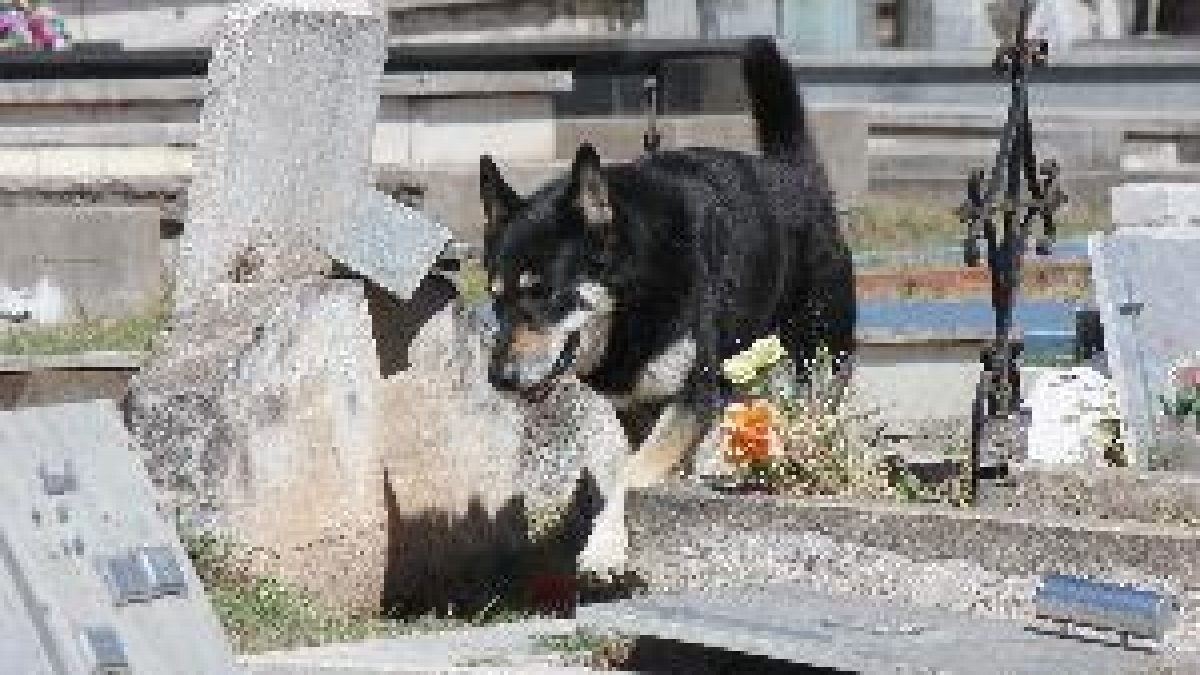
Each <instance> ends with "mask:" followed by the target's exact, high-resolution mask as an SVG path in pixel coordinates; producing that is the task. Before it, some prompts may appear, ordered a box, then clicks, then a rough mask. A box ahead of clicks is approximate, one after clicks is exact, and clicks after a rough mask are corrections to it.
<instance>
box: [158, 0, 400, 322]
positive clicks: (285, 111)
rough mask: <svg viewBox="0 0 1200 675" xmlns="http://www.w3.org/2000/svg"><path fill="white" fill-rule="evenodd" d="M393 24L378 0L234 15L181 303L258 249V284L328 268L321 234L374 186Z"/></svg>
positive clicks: (212, 97)
mask: <svg viewBox="0 0 1200 675" xmlns="http://www.w3.org/2000/svg"><path fill="white" fill-rule="evenodd" d="M385 58H386V26H385V23H384V20H383V17H382V16H381V15H379V14H376V13H374V12H373V11H372V4H371V3H370V2H368V0H253V1H251V2H247V3H242V4H238V5H234V6H233V7H232V8H231V9H230V11H229V13H228V14H227V15H226V18H225V21H224V23H223V25H222V28H221V33H220V37H219V39H218V40H217V43H216V45H215V46H214V48H213V53H212V58H211V60H210V61H209V71H208V88H207V93H206V95H205V102H204V109H203V112H202V114H201V116H200V131H199V136H198V139H197V149H196V153H195V160H194V165H193V174H194V178H193V180H192V183H191V186H190V187H189V193H188V203H189V213H188V219H187V225H186V227H185V231H184V234H183V237H182V241H181V246H180V256H179V268H178V279H177V289H176V303H177V306H180V307H182V306H184V305H186V304H189V303H191V302H193V301H195V300H196V299H198V296H199V295H202V293H203V289H205V288H207V287H209V286H210V285H211V284H212V283H214V282H217V281H220V280H228V279H222V277H227V276H228V275H229V273H230V269H231V268H232V267H233V266H234V261H235V259H236V258H237V257H238V255H239V254H241V253H243V252H244V251H245V250H246V249H247V248H249V247H250V246H255V247H256V251H255V253H256V254H257V255H258V256H259V258H260V260H259V262H258V263H256V265H257V266H258V269H257V270H255V272H254V277H253V280H254V281H286V280H290V279H297V278H301V277H304V276H308V275H313V274H317V273H321V272H324V271H326V268H327V265H328V258H327V256H325V255H323V254H320V253H319V252H318V251H317V250H316V246H315V244H314V240H313V236H312V235H313V234H317V233H320V232H321V231H322V230H325V229H330V228H339V227H343V226H345V225H346V224H347V223H349V222H350V221H351V220H352V219H353V217H354V211H355V205H356V201H357V200H358V199H359V198H360V195H361V194H362V191H363V188H364V186H365V185H367V184H368V168H369V166H370V148H371V145H370V144H371V140H372V134H373V129H374V122H375V118H376V114H377V112H378V108H379V90H378V82H379V79H380V76H381V74H382V72H383V62H384V60H385Z"/></svg>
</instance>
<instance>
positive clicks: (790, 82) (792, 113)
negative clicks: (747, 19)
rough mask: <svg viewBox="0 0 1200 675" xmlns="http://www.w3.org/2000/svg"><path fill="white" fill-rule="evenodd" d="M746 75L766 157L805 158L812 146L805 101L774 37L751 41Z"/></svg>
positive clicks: (744, 73)
mask: <svg viewBox="0 0 1200 675" xmlns="http://www.w3.org/2000/svg"><path fill="white" fill-rule="evenodd" d="M742 75H743V77H744V78H745V81H746V91H747V93H748V94H749V98H750V109H751V113H752V114H753V116H754V124H755V126H756V127H757V129H758V145H759V148H760V149H761V150H762V152H763V154H765V155H767V156H768V157H776V158H779V159H790V158H801V157H805V156H806V155H807V154H808V152H809V145H810V144H809V139H808V130H807V126H806V124H805V119H804V102H803V101H802V100H801V99H800V94H799V92H798V91H797V90H796V80H795V75H794V74H793V73H792V69H791V67H790V66H789V65H788V62H787V60H786V59H784V58H783V56H782V55H780V53H779V49H778V48H777V47H776V46H775V40H774V39H773V38H769V37H755V38H751V39H750V40H749V41H748V42H747V45H746V51H745V54H744V56H743V58H742Z"/></svg>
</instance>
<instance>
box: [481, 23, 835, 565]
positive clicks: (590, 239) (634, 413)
mask: <svg viewBox="0 0 1200 675" xmlns="http://www.w3.org/2000/svg"><path fill="white" fill-rule="evenodd" d="M743 74H744V77H745V81H746V85H747V91H748V94H749V98H750V101H751V106H752V109H753V115H754V120H755V123H756V126H757V132H758V139H759V143H760V146H761V150H762V152H761V155H750V154H745V153H739V152H733V151H728V150H720V149H711V148H689V149H683V150H673V151H662V152H654V153H650V154H647V155H645V156H643V157H642V158H641V159H639V160H637V161H635V162H632V163H629V164H620V165H608V166H602V165H601V162H600V158H599V157H598V155H597V153H596V151H595V149H594V148H592V146H590V145H584V146H582V147H581V148H579V151H578V153H577V155H576V157H575V161H574V163H573V166H572V167H571V170H570V171H569V173H568V174H567V175H565V176H563V177H561V178H559V179H557V180H555V181H552V182H551V183H549V184H547V185H546V186H544V187H543V188H542V189H540V190H539V191H537V192H536V193H535V194H533V195H532V196H529V197H521V196H519V195H518V194H516V193H515V192H514V191H513V190H512V189H511V188H510V187H509V186H508V184H507V183H506V182H505V181H504V179H503V178H502V177H501V175H500V172H499V171H498V170H497V168H496V165H495V163H494V162H493V161H492V160H491V158H490V157H487V156H484V157H483V158H482V159H481V178H480V182H481V186H480V187H481V196H482V199H483V204H484V210H485V212H486V214H487V231H486V235H485V239H486V241H485V263H486V267H487V272H488V275H489V279H490V283H491V293H492V297H493V302H494V307H495V310H496V314H497V318H498V319H499V323H500V336H499V340H498V342H497V346H496V350H495V352H494V354H493V360H492V364H491V370H490V379H491V381H492V384H493V385H494V386H495V387H496V388H498V389H502V390H508V391H515V392H521V393H523V394H525V395H528V396H531V397H534V396H537V395H539V394H540V393H542V392H544V391H545V390H546V388H547V387H549V386H550V385H552V383H553V382H554V381H556V380H557V379H558V378H561V377H563V376H566V375H568V374H570V375H575V376H577V377H579V378H580V379H581V380H582V381H583V382H585V383H586V384H588V385H589V386H590V387H592V388H593V389H594V390H595V391H597V392H599V393H601V394H604V395H606V396H608V397H609V398H611V399H612V400H613V401H614V403H615V404H616V407H617V409H618V410H620V411H622V412H623V413H624V414H623V421H627V424H633V421H634V420H636V419H643V420H644V419H651V420H655V421H654V423H653V424H652V425H646V426H648V427H649V430H648V431H646V430H645V429H643V430H641V431H635V432H633V433H631V435H632V436H634V438H635V440H636V441H639V449H638V451H637V453H636V454H635V455H633V456H632V457H630V459H629V462H628V465H627V467H626V471H625V473H624V478H623V480H624V483H623V486H621V487H622V489H620V490H619V491H618V492H617V493H616V494H617V495H618V496H620V495H623V488H628V487H639V486H646V485H650V484H653V483H656V482H658V481H660V480H662V479H664V478H666V477H667V476H668V475H669V473H670V471H671V470H672V469H673V468H674V467H676V466H677V465H678V464H679V463H680V462H681V460H683V459H685V458H688V457H689V456H690V451H691V450H692V449H693V448H694V447H695V446H696V445H697V444H698V443H699V441H700V440H702V439H703V436H704V435H705V433H706V432H707V430H708V429H709V428H710V426H711V423H712V421H713V418H714V415H715V413H716V412H717V408H718V402H719V401H720V400H721V393H722V381H721V362H722V360H723V359H725V358H727V357H729V356H731V355H733V354H735V353H736V352H738V351H740V350H741V349H743V348H745V347H746V346H748V345H749V344H750V343H751V342H752V341H753V340H755V339H757V338H761V337H765V336H767V335H771V334H776V335H778V336H779V337H780V338H781V339H782V341H783V343H784V346H785V347H786V348H787V349H788V350H789V352H791V353H792V354H793V355H795V356H796V357H798V358H800V359H803V358H808V357H811V356H813V355H814V354H815V351H816V349H817V347H818V345H821V344H824V345H825V346H827V347H828V348H829V349H830V350H831V351H832V352H833V353H834V354H839V355H841V357H840V358H839V360H838V367H839V368H840V369H841V371H842V373H843V374H845V373H847V372H848V367H849V365H848V364H849V355H850V353H851V351H852V349H853V334H854V323H855V302H854V281H853V271H852V266H851V255H850V251H849V248H848V246H847V244H846V242H845V240H844V238H843V236H842V234H841V232H840V230H839V226H838V219H837V215H836V211H835V205H834V200H833V196H832V195H831V193H830V190H829V186H828V181H827V179H826V176H825V172H824V169H823V168H822V166H821V165H820V162H819V160H818V158H817V154H816V152H815V150H814V149H813V147H812V144H811V142H810V140H809V137H808V134H807V131H806V126H805V119H804V108H803V104H802V102H801V100H800V98H799V95H798V94H797V92H796V88H795V84H794V79H793V74H792V72H791V69H790V68H789V67H788V65H787V63H786V62H785V61H784V60H783V59H782V58H781V56H780V55H779V53H778V52H777V50H776V47H775V44H774V42H773V41H771V40H769V39H755V40H753V41H751V43H750V49H749V51H748V53H747V55H746V57H745V60H744V63H743ZM647 411H649V412H650V414H649V415H647V414H646V413H647ZM617 501H623V500H619V499H618V500H617ZM613 506H614V508H616V509H617V510H616V512H614V511H613V509H612V508H607V507H606V512H607V513H606V514H602V515H601V517H600V520H601V521H606V520H607V521H609V522H610V523H614V522H615V524H611V526H612V527H619V524H620V522H621V521H620V520H619V505H616V504H614V505H613ZM602 527H604V526H603V524H602V522H598V524H597V529H600V528H602ZM589 548H593V547H592V546H591V545H590V544H589Z"/></svg>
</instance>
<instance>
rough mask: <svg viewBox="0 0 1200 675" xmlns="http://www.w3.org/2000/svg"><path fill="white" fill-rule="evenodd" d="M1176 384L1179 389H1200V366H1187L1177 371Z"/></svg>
mask: <svg viewBox="0 0 1200 675" xmlns="http://www.w3.org/2000/svg"><path fill="white" fill-rule="evenodd" d="M1175 384H1176V385H1177V386H1179V387H1200V366H1187V367H1184V368H1180V369H1179V370H1177V371H1175Z"/></svg>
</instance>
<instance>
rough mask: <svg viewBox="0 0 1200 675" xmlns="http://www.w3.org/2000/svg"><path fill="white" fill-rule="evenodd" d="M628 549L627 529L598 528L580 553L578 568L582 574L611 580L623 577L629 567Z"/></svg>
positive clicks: (577, 560)
mask: <svg viewBox="0 0 1200 675" xmlns="http://www.w3.org/2000/svg"><path fill="white" fill-rule="evenodd" d="M627 547H628V539H627V537H626V535H625V528H623V527H606V528H597V529H596V530H595V531H594V532H592V536H591V537H589V538H588V543H587V546H585V547H584V548H583V551H581V552H580V553H579V557H578V558H577V559H576V566H577V567H578V569H579V571H580V572H581V573H586V574H593V575H597V576H601V577H610V578H611V577H613V576H614V575H621V574H623V573H624V572H625V571H626V570H627V566H628V558H627Z"/></svg>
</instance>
